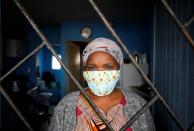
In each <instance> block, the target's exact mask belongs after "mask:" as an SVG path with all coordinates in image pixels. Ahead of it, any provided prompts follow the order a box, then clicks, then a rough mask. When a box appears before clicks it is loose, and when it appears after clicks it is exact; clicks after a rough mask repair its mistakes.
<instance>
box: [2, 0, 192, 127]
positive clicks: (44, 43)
mask: <svg viewBox="0 0 194 131" xmlns="http://www.w3.org/2000/svg"><path fill="white" fill-rule="evenodd" d="M14 2H15V4H16V5H17V7H18V8H19V9H20V11H21V12H22V13H23V15H24V16H25V17H26V19H27V20H28V22H29V23H30V25H31V26H32V27H33V29H34V30H35V31H36V33H37V34H38V35H39V37H40V38H41V40H42V43H41V44H40V45H39V46H38V47H37V48H36V49H34V50H33V51H32V52H31V53H30V54H28V55H27V56H26V57H25V58H24V59H23V60H21V61H20V62H19V63H18V64H17V65H15V66H14V67H13V68H12V69H11V70H9V71H8V72H7V73H6V74H5V75H3V76H2V77H1V78H0V92H1V93H2V94H3V96H4V97H5V99H6V100H7V101H8V103H9V104H10V105H11V107H12V108H13V109H14V111H15V112H16V114H17V115H18V116H19V118H20V119H21V120H22V121H23V123H24V124H25V125H26V126H27V128H28V130H30V131H34V130H33V128H32V127H31V126H30V123H29V122H28V121H27V120H26V119H25V118H24V116H23V115H22V113H21V112H20V110H19V109H18V108H17V107H16V106H15V104H14V102H13V101H12V100H11V99H10V96H9V94H8V93H7V92H6V91H5V90H4V88H3V87H2V85H1V82H2V81H3V80H4V79H5V78H6V77H7V76H8V75H10V74H11V73H12V72H13V71H15V70H16V69H17V68H18V67H19V66H20V65H21V64H23V63H24V62H25V61H26V60H27V59H29V58H30V57H31V56H33V55H34V54H35V53H36V52H38V51H39V50H40V49H42V48H43V47H44V46H46V47H47V48H48V49H49V50H50V52H51V53H52V54H53V55H54V56H55V57H56V59H57V60H58V61H59V63H60V64H61V66H62V68H63V69H64V70H65V71H66V73H67V74H68V75H69V77H70V78H71V79H72V80H73V82H74V83H75V84H76V86H77V87H78V88H79V90H80V91H81V92H82V93H83V95H84V97H85V98H86V100H87V101H88V102H89V104H90V105H91V106H92V108H93V109H94V110H95V111H96V113H97V114H98V116H99V117H100V118H101V119H102V121H103V122H104V123H105V124H106V126H107V127H108V128H109V130H111V131H113V129H112V127H111V126H110V124H109V123H108V122H107V121H106V119H105V118H104V117H103V115H102V113H101V112H100V111H99V110H98V109H97V108H96V106H95V104H94V103H93V102H92V100H91V99H90V98H89V96H88V95H87V94H86V93H85V91H84V89H83V87H81V85H80V84H79V82H78V81H77V80H76V79H75V77H74V76H73V75H72V73H71V72H70V71H69V69H68V68H67V66H66V65H65V64H64V63H63V62H62V61H61V59H60V58H59V57H58V55H57V53H56V51H55V50H54V48H53V47H52V46H51V43H50V42H49V40H48V39H47V37H46V36H45V35H44V34H43V33H42V31H41V30H40V29H39V27H38V25H36V23H35V22H34V20H33V19H32V18H31V16H30V15H29V14H28V13H27V11H26V10H25V8H24V7H23V6H22V4H21V3H20V1H19V0H14ZM88 2H89V3H90V4H91V6H92V7H93V9H94V10H95V11H96V13H97V14H98V15H99V17H100V19H101V20H102V22H103V23H104V24H105V26H106V28H107V29H108V30H109V31H110V33H111V34H112V35H113V37H114V38H115V39H116V40H117V43H118V44H120V45H121V47H122V48H123V50H124V51H125V52H126V53H127V55H128V57H129V59H130V60H131V62H132V63H133V65H134V66H135V68H136V69H137V70H138V72H139V73H140V74H141V75H142V77H143V78H144V80H145V81H146V82H147V83H148V84H149V86H150V87H151V89H152V91H153V92H154V93H155V96H154V97H153V98H152V99H151V100H150V101H149V102H148V103H147V104H145V105H144V106H143V107H142V109H140V110H139V111H138V112H137V113H136V114H135V115H134V116H133V117H132V118H131V119H130V120H129V121H128V122H127V123H126V124H125V125H124V126H123V127H122V128H121V131H124V130H125V129H126V128H127V127H128V126H130V125H131V124H132V123H133V122H134V121H135V120H137V119H138V118H139V116H140V115H141V114H143V113H144V112H145V111H146V110H147V109H149V108H150V107H151V106H152V105H153V104H154V103H155V102H156V101H160V102H161V104H162V105H163V106H164V108H165V109H166V111H167V112H168V113H169V114H170V116H171V118H172V119H173V120H174V122H175V123H176V125H177V126H178V127H179V128H180V130H182V131H191V130H194V125H192V124H191V125H190V126H189V127H190V128H186V127H183V126H182V124H181V123H180V122H179V120H178V119H177V117H176V115H175V113H174V112H173V111H172V109H171V108H170V107H169V105H168V104H167V102H166V101H165V100H164V98H163V97H162V96H161V95H160V93H159V92H158V91H157V89H156V87H155V86H154V85H153V83H152V82H151V81H150V80H149V78H148V77H147V76H146V75H145V73H144V72H143V70H142V69H141V68H140V67H139V65H138V64H137V63H136V62H135V60H134V59H133V57H132V55H131V54H130V52H129V51H128V49H127V48H126V46H125V44H124V43H123V42H122V40H121V38H120V37H119V36H118V35H117V33H116V31H115V30H114V29H113V28H112V27H111V25H110V24H109V22H108V20H107V18H106V17H105V16H104V15H103V13H102V12H101V11H100V9H99V8H98V6H97V5H96V4H95V2H94V0H88ZM160 2H161V4H162V5H163V6H164V8H165V9H166V11H167V12H168V13H169V15H170V16H171V18H172V19H173V21H174V22H175V24H176V25H177V27H178V28H179V30H180V32H181V33H182V35H183V36H184V37H185V38H186V39H187V41H188V42H189V43H190V45H191V46H192V48H194V41H193V39H192V37H191V35H190V34H189V33H188V31H187V30H186V27H187V26H189V25H190V24H191V23H192V22H193V21H194V17H192V18H191V19H190V20H189V21H188V22H186V23H185V24H182V23H181V22H180V20H179V19H178V18H177V16H176V15H175V14H174V12H173V10H172V9H171V8H170V6H169V5H168V3H167V2H166V1H165V0H160Z"/></svg>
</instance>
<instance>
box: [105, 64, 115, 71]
mask: <svg viewBox="0 0 194 131" xmlns="http://www.w3.org/2000/svg"><path fill="white" fill-rule="evenodd" d="M113 68H114V67H113V66H112V65H106V66H105V70H113Z"/></svg>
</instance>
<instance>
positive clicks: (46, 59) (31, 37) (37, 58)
mask: <svg viewBox="0 0 194 131" xmlns="http://www.w3.org/2000/svg"><path fill="white" fill-rule="evenodd" d="M43 33H45V35H46V37H47V38H48V39H49V41H50V42H51V43H52V44H53V45H54V44H58V45H59V43H60V29H59V28H48V29H43ZM26 37H27V38H26V39H27V46H26V47H27V48H26V54H28V53H30V52H31V51H32V50H34V49H35V48H36V47H37V46H38V45H40V44H41V43H42V40H41V39H40V38H39V36H38V35H37V34H36V33H35V32H34V31H33V30H32V29H29V30H28V31H27V36H26ZM54 48H55V46H54ZM57 48H58V47H57ZM58 50H59V49H58ZM50 63H51V53H50V52H49V51H48V49H47V48H45V47H43V48H42V49H41V50H40V51H39V52H38V53H37V54H36V55H34V56H33V57H31V58H30V59H29V60H28V61H26V62H25V63H24V64H23V65H22V66H21V67H19V68H18V69H17V74H25V75H27V76H28V77H29V88H33V86H34V85H35V84H36V79H35V77H36V74H35V72H36V65H37V64H38V65H39V66H40V73H42V72H44V71H51V73H53V75H54V76H55V77H58V78H59V77H60V74H61V73H60V71H55V70H51V64H50ZM29 68H30V72H29V71H27V70H28V69H29Z"/></svg>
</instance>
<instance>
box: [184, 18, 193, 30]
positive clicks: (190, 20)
mask: <svg viewBox="0 0 194 131" xmlns="http://www.w3.org/2000/svg"><path fill="white" fill-rule="evenodd" d="M193 21H194V16H193V17H191V18H190V19H189V20H188V21H187V22H185V23H184V25H183V27H185V28H186V27H188V26H189V25H190V24H191V23H193Z"/></svg>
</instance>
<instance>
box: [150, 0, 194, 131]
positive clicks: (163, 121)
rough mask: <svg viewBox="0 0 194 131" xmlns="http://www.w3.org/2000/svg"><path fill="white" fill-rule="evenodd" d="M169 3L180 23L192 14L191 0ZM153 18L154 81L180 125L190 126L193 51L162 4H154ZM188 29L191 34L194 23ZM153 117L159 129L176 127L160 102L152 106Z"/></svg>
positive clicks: (193, 112)
mask: <svg viewBox="0 0 194 131" xmlns="http://www.w3.org/2000/svg"><path fill="white" fill-rule="evenodd" d="M169 4H170V5H171V7H172V9H173V10H174V11H175V13H176V14H177V16H178V18H179V19H180V20H181V21H182V22H185V21H187V20H188V19H189V18H190V17H191V16H193V12H194V8H193V5H194V1H193V0H173V1H171V2H170V3H169ZM154 17H155V21H154V25H155V27H154V28H155V32H154V36H155V37H154V40H155V41H154V45H153V55H154V59H153V60H154V66H153V67H154V68H153V72H154V74H153V80H154V84H155V85H156V87H157V88H158V90H159V92H160V93H161V95H162V96H163V97H164V98H165V99H166V101H167V103H168V104H169V105H170V107H171V108H172V109H173V111H174V112H175V114H176V115H177V117H178V119H179V120H180V122H181V123H182V124H183V126H184V127H189V126H190V124H191V123H192V122H194V95H193V94H194V88H193V87H194V60H193V58H194V51H193V49H192V47H191V46H190V45H189V44H188V42H187V41H186V39H185V38H184V37H183V36H182V35H181V33H180V32H179V30H178V29H177V27H176V25H175V24H174V23H173V22H172V20H171V19H170V17H169V16H168V15H167V13H166V12H165V10H164V9H163V7H162V6H161V3H156V8H155V16H154ZM187 29H188V30H189V32H190V33H191V34H192V36H194V24H191V25H190V26H189V27H188V28H187ZM154 116H155V121H156V125H157V127H158V130H159V131H160V130H161V131H164V130H165V131H178V130H179V129H178V128H177V126H176V125H175V124H174V123H173V122H172V120H171V118H170V117H169V116H168V115H167V113H166V111H165V109H164V108H161V106H160V105H156V106H155V110H154Z"/></svg>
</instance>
